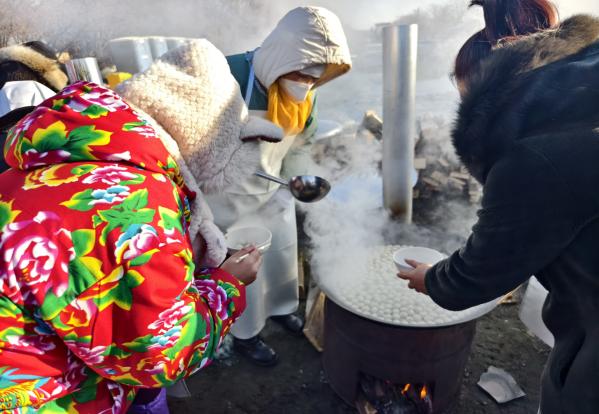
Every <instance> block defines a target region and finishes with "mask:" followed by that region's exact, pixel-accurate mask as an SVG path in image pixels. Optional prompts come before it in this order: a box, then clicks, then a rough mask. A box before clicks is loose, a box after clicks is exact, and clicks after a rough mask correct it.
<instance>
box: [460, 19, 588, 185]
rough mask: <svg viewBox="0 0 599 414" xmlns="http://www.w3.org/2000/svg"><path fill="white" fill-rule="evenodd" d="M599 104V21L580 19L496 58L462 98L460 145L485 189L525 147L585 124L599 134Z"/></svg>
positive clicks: (529, 38)
mask: <svg viewBox="0 0 599 414" xmlns="http://www.w3.org/2000/svg"><path fill="white" fill-rule="evenodd" d="M597 102H599V20H598V19H596V18H594V17H591V16H583V15H581V16H575V17H572V18H570V19H568V20H566V21H564V22H563V24H562V25H561V26H560V27H559V28H558V29H555V30H550V31H546V32H543V33H539V34H536V35H532V36H527V37H524V38H521V39H519V40H516V41H514V42H510V43H506V44H504V45H501V46H500V47H498V48H497V49H495V50H494V51H493V53H492V54H491V56H490V57H489V58H488V59H486V60H485V61H484V62H483V63H482V65H481V69H480V71H479V72H478V73H477V74H476V75H475V77H474V78H473V79H472V80H471V82H470V83H469V85H468V92H467V93H466V94H465V95H464V97H463V98H462V102H461V105H460V109H459V113H458V119H457V121H456V124H455V127H454V131H453V143H454V146H455V148H456V151H457V154H458V155H459V157H460V158H461V160H462V162H463V163H464V164H465V165H466V167H467V168H468V169H469V171H470V173H471V174H472V175H473V176H474V177H475V178H476V179H477V180H478V181H480V182H482V183H484V181H485V179H486V176H487V174H488V172H489V170H490V169H491V167H492V166H493V165H494V164H495V162H497V160H498V159H499V158H501V156H502V155H503V154H505V153H506V151H508V150H509V149H510V148H512V146H513V145H514V144H515V143H516V142H518V141H519V140H522V139H524V138H526V137H530V136H532V135H535V134H542V133H544V132H551V131H555V130H558V129H564V128H569V127H572V126H574V125H580V124H581V123H589V122H590V123H591V125H594V128H595V127H598V126H599V111H597V105H596V103H597Z"/></svg>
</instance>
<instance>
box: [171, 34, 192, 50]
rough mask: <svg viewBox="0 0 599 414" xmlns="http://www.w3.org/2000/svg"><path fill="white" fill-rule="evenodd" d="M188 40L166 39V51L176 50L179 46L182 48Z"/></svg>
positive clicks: (182, 38) (181, 38)
mask: <svg viewBox="0 0 599 414" xmlns="http://www.w3.org/2000/svg"><path fill="white" fill-rule="evenodd" d="M187 41H188V39H186V38H184V37H167V38H166V44H167V45H168V50H172V49H176V48H178V47H179V46H183V45H184V44H185V43H186V42H187Z"/></svg>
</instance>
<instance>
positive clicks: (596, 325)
mask: <svg viewBox="0 0 599 414" xmlns="http://www.w3.org/2000/svg"><path fill="white" fill-rule="evenodd" d="M453 139H454V145H455V147H456V150H457V153H458V155H459V156H460V158H461V159H462V161H463V162H464V164H465V165H466V166H467V167H468V169H469V170H470V172H471V173H472V174H473V175H474V176H475V177H476V178H477V179H478V180H479V181H480V182H481V183H482V184H483V185H484V197H483V201H482V209H481V210H480V212H479V218H478V223H477V224H476V225H475V227H474V228H473V232H472V235H471V236H470V238H469V239H468V242H467V244H466V245H465V246H464V247H463V248H462V249H461V250H460V251H458V252H456V253H454V254H453V255H452V256H451V257H450V258H449V259H448V260H446V261H444V262H441V263H439V264H438V265H436V266H434V267H433V268H432V269H431V270H430V271H429V272H428V273H427V275H426V286H427V289H428V292H429V294H430V295H431V297H432V298H433V300H434V301H435V302H437V303H438V304H439V305H441V306H443V307H445V308H448V309H452V310H461V309H464V308H468V307H471V306H474V305H478V304H481V303H484V302H486V301H489V300H492V299H493V298H496V297H499V296H501V295H503V294H505V293H508V292H509V291H511V290H512V289H514V288H516V287H517V286H518V285H520V284H521V283H523V282H524V281H526V280H527V279H528V278H529V276H530V275H533V274H534V275H536V276H537V277H538V278H539V280H540V281H541V283H543V285H544V286H545V287H546V288H547V289H548V290H549V292H550V293H549V296H548V298H547V301H546V303H545V306H544V310H543V317H544V320H545V323H546V324H547V326H548V328H549V329H550V330H551V332H552V333H553V335H554V336H555V341H556V342H555V347H554V349H553V352H552V353H551V356H550V358H549V361H548V364H547V367H546V369H545V373H544V374H543V381H542V403H541V407H542V412H543V414H558V413H571V414H597V413H599V20H596V19H593V18H591V17H588V16H586V17H585V16H577V17H574V18H572V19H569V20H567V21H565V22H564V24H563V25H562V27H561V28H560V29H559V30H557V31H551V32H547V33H543V34H539V35H535V36H531V37H528V38H526V39H522V40H519V41H518V42H516V43H513V44H510V45H505V46H503V47H502V48H501V49H498V50H496V51H495V52H494V53H493V55H492V56H491V57H490V58H489V59H488V60H487V61H485V62H484V64H483V66H482V68H481V71H480V73H478V74H477V76H476V78H475V79H474V80H473V81H472V83H471V85H470V87H469V91H468V93H467V95H466V96H464V98H463V101H462V104H461V107H460V111H459V117H458V120H457V122H456V126H455V130H454V134H453Z"/></svg>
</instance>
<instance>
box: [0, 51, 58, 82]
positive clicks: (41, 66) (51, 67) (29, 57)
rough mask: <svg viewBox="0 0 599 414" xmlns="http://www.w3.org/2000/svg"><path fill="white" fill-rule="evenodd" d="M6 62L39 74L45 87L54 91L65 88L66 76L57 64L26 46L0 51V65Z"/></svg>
mask: <svg viewBox="0 0 599 414" xmlns="http://www.w3.org/2000/svg"><path fill="white" fill-rule="evenodd" d="M7 61H16V62H20V63H22V64H23V65H25V66H27V67H28V68H30V69H31V70H33V71H34V72H37V73H39V74H40V76H41V77H42V78H43V79H44V80H45V81H46V82H47V85H48V86H49V87H51V88H52V89H54V90H55V91H60V90H62V89H63V88H64V87H65V86H67V83H68V78H67V75H66V74H65V73H64V72H63V71H62V70H61V69H60V66H59V64H58V62H57V61H56V60H52V59H50V58H48V57H46V56H44V55H42V54H41V53H39V52H36V51H35V50H33V49H31V48H29V47H27V46H22V45H15V46H8V47H5V48H2V49H0V63H2V62H7Z"/></svg>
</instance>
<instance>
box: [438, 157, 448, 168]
mask: <svg viewBox="0 0 599 414" xmlns="http://www.w3.org/2000/svg"><path fill="white" fill-rule="evenodd" d="M439 164H441V165H442V166H443V167H444V168H449V162H448V161H447V160H446V159H445V158H440V159H439Z"/></svg>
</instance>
